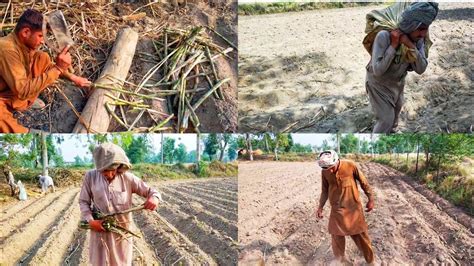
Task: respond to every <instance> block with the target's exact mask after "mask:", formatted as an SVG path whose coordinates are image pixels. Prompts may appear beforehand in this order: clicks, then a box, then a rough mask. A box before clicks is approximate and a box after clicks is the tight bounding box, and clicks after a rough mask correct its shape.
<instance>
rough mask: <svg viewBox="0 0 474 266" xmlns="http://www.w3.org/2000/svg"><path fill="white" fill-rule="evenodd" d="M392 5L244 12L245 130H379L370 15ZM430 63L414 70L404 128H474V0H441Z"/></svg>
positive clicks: (241, 113) (241, 124)
mask: <svg viewBox="0 0 474 266" xmlns="http://www.w3.org/2000/svg"><path fill="white" fill-rule="evenodd" d="M383 7H384V5H373V6H367V7H354V8H336V9H322V10H314V11H304V12H290V13H280V14H269V15H257V16H240V17H239V130H240V131H241V132H267V131H278V132H279V131H283V130H286V131H288V132H321V133H324V132H326V133H327V132H336V131H340V132H371V131H372V127H373V121H374V117H373V114H372V110H371V106H370V105H369V100H368V98H367V93H366V89H365V75H366V69H365V66H366V65H367V63H368V62H369V60H370V55H369V54H368V53H367V51H365V49H364V46H363V45H362V40H363V39H364V37H365V34H364V29H365V26H366V14H367V13H368V12H370V11H371V10H374V9H381V8H383ZM439 9H440V10H439V14H438V17H437V19H436V20H435V21H434V22H433V23H432V25H431V26H430V38H431V40H432V41H433V43H434V45H433V46H432V47H431V49H430V53H429V57H428V62H429V64H428V68H427V70H426V71H425V73H423V74H422V75H417V74H415V73H414V72H409V73H408V75H407V78H406V86H405V105H404V108H403V109H402V113H401V117H400V123H399V129H400V130H401V131H403V132H405V131H406V132H418V131H419V132H439V131H445V132H446V131H450V132H471V131H472V128H471V126H472V125H473V124H474V116H473V113H472V111H471V106H472V98H473V94H472V89H471V87H472V80H473V75H472V69H473V64H474V63H473V62H474V61H473V60H472V59H471V58H472V46H473V40H472V32H473V27H474V24H473V17H472V12H473V10H474V3H472V2H463V3H447V2H441V3H439Z"/></svg>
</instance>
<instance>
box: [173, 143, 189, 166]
mask: <svg viewBox="0 0 474 266" xmlns="http://www.w3.org/2000/svg"><path fill="white" fill-rule="evenodd" d="M186 155H187V151H186V145H184V144H183V143H180V144H178V147H177V148H176V149H175V150H174V158H175V160H176V161H177V162H179V163H184V162H186Z"/></svg>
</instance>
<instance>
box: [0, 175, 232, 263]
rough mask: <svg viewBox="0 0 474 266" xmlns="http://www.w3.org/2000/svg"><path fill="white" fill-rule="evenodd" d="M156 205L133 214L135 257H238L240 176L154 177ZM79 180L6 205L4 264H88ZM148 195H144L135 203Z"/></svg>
mask: <svg viewBox="0 0 474 266" xmlns="http://www.w3.org/2000/svg"><path fill="white" fill-rule="evenodd" d="M151 185H152V186H153V187H156V188H158V190H159V191H160V192H161V193H162V196H163V201H164V202H162V203H161V204H160V205H159V209H158V211H157V212H150V211H139V212H135V213H134V214H133V222H132V226H131V228H132V231H134V232H139V234H140V235H142V237H141V238H134V240H133V241H134V242H133V243H134V264H135V265H151V264H158V263H161V264H165V265H171V264H181V265H196V264H207V265H217V264H221V265H236V264H237V178H211V179H200V180H196V179H193V180H185V181H183V180H180V181H166V182H159V183H151ZM79 192H80V188H79V187H73V188H69V189H61V190H56V192H54V193H49V194H46V195H45V196H43V197H38V198H31V199H29V200H27V201H23V202H16V203H9V204H8V205H4V206H1V207H0V212H1V214H2V215H1V218H0V250H1V257H0V264H1V265H4V264H6V265H11V264H31V265H60V264H67V265H86V264H87V262H88V254H89V251H88V250H89V248H88V247H89V238H88V237H87V236H88V233H87V231H85V230H82V229H79V228H78V223H79V220H80V211H79V204H78V198H79ZM142 202H143V199H141V198H140V197H139V196H137V197H135V198H134V204H135V205H138V204H140V203H142Z"/></svg>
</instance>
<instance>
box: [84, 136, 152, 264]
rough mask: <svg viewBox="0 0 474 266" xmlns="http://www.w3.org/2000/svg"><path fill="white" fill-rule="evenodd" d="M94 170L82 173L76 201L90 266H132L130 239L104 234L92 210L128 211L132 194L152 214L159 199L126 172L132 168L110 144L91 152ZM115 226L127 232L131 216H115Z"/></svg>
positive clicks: (125, 158) (124, 156) (118, 149)
mask: <svg viewBox="0 0 474 266" xmlns="http://www.w3.org/2000/svg"><path fill="white" fill-rule="evenodd" d="M93 157H94V163H95V166H96V169H94V170H90V171H88V172H87V173H86V175H85V177H84V181H83V184H82V189H81V193H80V197H79V205H80V209H81V220H85V221H87V222H88V223H89V225H90V228H91V231H90V244H89V264H90V265H132V251H133V245H132V239H131V238H127V239H121V237H120V236H119V235H118V234H116V233H113V232H107V231H105V229H104V228H103V226H102V221H101V220H95V219H94V217H93V210H98V211H100V212H101V213H103V214H113V213H117V212H120V211H124V210H127V209H129V208H130V207H132V194H133V193H136V194H138V195H140V196H142V197H144V198H145V199H146V201H145V204H144V206H145V209H148V210H155V209H156V208H157V206H158V202H159V201H160V200H161V195H160V193H159V192H158V191H156V190H155V189H153V188H151V187H149V186H148V185H147V184H145V182H143V180H141V179H139V178H138V177H136V176H135V175H133V174H132V173H130V172H129V171H128V170H129V169H130V168H131V167H132V165H131V164H130V161H129V160H128V158H127V155H126V154H125V152H124V150H123V149H122V148H120V147H119V146H117V145H115V144H112V143H104V144H101V145H100V146H98V147H96V148H95V150H94V152H93ZM115 218H116V219H117V221H118V222H119V224H120V225H121V226H123V227H125V228H127V229H129V225H130V221H131V219H132V214H131V213H127V214H118V215H115Z"/></svg>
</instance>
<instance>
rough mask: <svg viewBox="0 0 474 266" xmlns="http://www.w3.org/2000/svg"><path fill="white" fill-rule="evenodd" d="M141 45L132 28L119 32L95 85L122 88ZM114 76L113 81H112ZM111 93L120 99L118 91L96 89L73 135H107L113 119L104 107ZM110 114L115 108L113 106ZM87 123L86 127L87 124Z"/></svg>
mask: <svg viewBox="0 0 474 266" xmlns="http://www.w3.org/2000/svg"><path fill="white" fill-rule="evenodd" d="M137 42H138V33H137V32H135V31H134V30H132V29H131V28H124V29H121V30H120V31H119V33H118V34H117V38H116V40H115V44H114V47H113V48H112V52H111V53H110V55H109V58H108V59H107V62H106V63H105V66H104V68H103V70H102V73H101V74H100V76H99V78H98V79H97V80H96V82H95V84H100V85H106V86H123V82H121V81H118V80H125V79H126V78H127V74H128V71H129V69H130V66H131V65H132V60H133V56H134V55H135V49H136V46H137ZM110 77H114V78H110ZM106 93H109V94H112V95H114V96H118V92H114V91H107V90H102V89H96V90H95V91H94V92H93V93H92V95H91V96H90V97H89V100H88V101H87V104H86V106H85V107H84V109H83V110H82V114H81V117H82V121H83V123H82V122H81V121H78V122H77V123H76V126H75V127H74V129H73V131H72V132H73V133H104V132H107V130H108V128H109V124H110V120H111V116H110V114H109V113H108V111H107V109H106V107H105V104H106V103H108V102H110V101H111V99H110V98H109V97H107V96H106V95H105V94H106ZM110 107H111V109H112V110H111V111H114V109H115V106H114V105H110ZM84 123H85V124H86V125H84Z"/></svg>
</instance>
